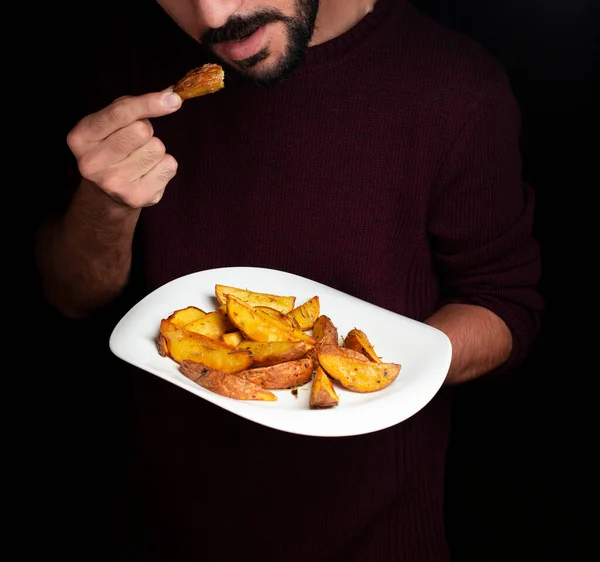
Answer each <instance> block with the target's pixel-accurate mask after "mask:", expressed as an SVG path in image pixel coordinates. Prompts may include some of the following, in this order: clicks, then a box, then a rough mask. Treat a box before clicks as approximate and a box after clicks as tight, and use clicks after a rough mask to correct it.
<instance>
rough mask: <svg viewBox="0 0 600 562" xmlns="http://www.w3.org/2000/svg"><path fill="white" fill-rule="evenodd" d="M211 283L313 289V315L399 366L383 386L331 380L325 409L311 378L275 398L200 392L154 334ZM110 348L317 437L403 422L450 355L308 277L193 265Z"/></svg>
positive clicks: (426, 334) (118, 332)
mask: <svg viewBox="0 0 600 562" xmlns="http://www.w3.org/2000/svg"><path fill="white" fill-rule="evenodd" d="M216 284H222V285H229V286H233V287H240V288H243V289H249V290H251V291H258V292H263V293H272V294H278V295H291V296H295V297H296V305H299V304H302V303H303V302H304V301H306V300H308V299H310V298H312V297H314V296H315V295H318V297H319V301H320V305H321V313H322V314H326V315H327V316H329V317H330V318H331V320H332V321H333V323H334V324H335V325H336V326H337V328H338V332H339V335H340V336H345V335H346V334H347V333H348V331H349V330H351V329H352V328H359V329H360V330H362V331H363V332H365V333H366V334H367V336H368V337H369V340H370V341H371V343H372V344H373V346H374V347H375V351H376V352H377V354H378V355H379V356H380V357H381V358H382V360H383V361H385V362H390V363H400V364H401V365H402V368H401V370H400V374H399V375H398V378H397V379H396V380H395V381H394V382H393V383H392V384H391V385H390V386H388V387H387V388H385V389H383V390H380V391H377V392H372V393H366V394H365V393H356V392H350V391H348V390H345V389H343V388H340V387H339V386H337V387H336V391H337V392H338V395H339V397H340V401H339V404H338V405H337V406H336V407H334V408H331V409H325V410H311V409H309V404H308V402H309V395H310V384H311V383H308V384H306V385H304V386H302V387H300V388H299V389H298V391H297V394H293V393H292V392H291V391H290V390H275V391H274V393H275V394H276V395H277V397H278V400H277V401H274V402H262V401H249V400H234V399H232V398H226V397H224V396H220V395H218V394H215V393H213V392H210V391H208V390H205V389H204V388H202V387H200V386H199V385H197V384H196V383H194V382H192V381H191V380H189V379H188V378H186V377H185V376H184V375H183V374H182V373H181V372H180V371H179V368H178V365H177V363H176V362H175V361H173V360H172V359H170V358H168V357H161V356H160V355H159V353H158V350H157V347H156V338H157V336H158V334H159V326H160V321H161V319H163V318H167V317H168V316H169V315H170V314H171V313H172V312H174V311H175V310H177V309H180V308H185V307H186V306H197V307H198V308H201V309H203V310H205V311H207V312H209V311H211V310H214V309H215V308H216V306H217V301H216V298H215V285H216ZM110 349H111V350H112V352H113V353H114V354H115V355H116V356H117V357H119V358H120V359H122V360H124V361H126V362H128V363H131V364H132V365H135V366H136V367H139V368H140V369H143V370H145V371H148V372H149V373H152V374H153V375H156V376H158V377H161V378H163V379H165V380H166V381H169V382H170V383H173V384H174V385H176V386H179V387H180V388H182V389H184V390H187V391H188V392H191V393H192V394H195V395H197V396H199V397H200V398H203V399H204V400H208V401H209V402H212V403H213V404H216V405H217V406H220V407H221V408H224V409H225V410H228V411H230V412H233V413H234V414H237V415H238V416H241V417H243V418H246V419H248V420H252V421H254V422H256V423H259V424H262V425H265V426H268V427H272V428H274V429H279V430H282V431H287V432H291V433H298V434H301V435H314V436H322V437H335V436H348V435H360V434H363V433H370V432H373V431H378V430H380V429H385V428H387V427H390V426H392V425H394V424H397V423H399V422H402V421H404V420H406V419H407V418H409V417H410V416H412V415H413V414H415V413H416V412H418V411H419V410H420V409H421V408H423V406H425V405H426V404H427V403H428V402H429V401H430V400H431V399H432V398H433V396H434V395H435V394H436V393H437V391H438V390H439V389H440V387H441V385H442V383H443V381H444V379H445V377H446V373H447V371H448V367H449V365H450V358H451V355H452V348H451V345H450V340H449V339H448V337H447V336H446V335H445V334H444V333H443V332H441V331H440V330H437V329H435V328H432V327H431V326H428V325H427V324H423V323H421V322H417V321H416V320H412V319H410V318H407V317H405V316H402V315H400V314H396V313H394V312H391V311H389V310H386V309H383V308H380V307H378V306H374V305H372V304H370V303H368V302H365V301H363V300H360V299H357V298H355V297H353V296H350V295H347V294H345V293H343V292H341V291H338V290H336V289H332V288H331V287H328V286H326V285H323V284H320V283H317V282H315V281H311V280H310V279H306V278H304V277H300V276H298V275H294V274H291V273H286V272H283V271H276V270H272V269H263V268H256V267H226V268H220V269H210V270H207V271H200V272H197V273H192V274H189V275H186V276H183V277H180V278H179V279H175V280H173V281H171V282H169V283H167V284H165V285H163V286H162V287H159V288H158V289H156V290H155V291H153V292H152V293H150V294H149V295H147V296H146V297H145V298H144V299H142V300H141V301H140V302H139V303H137V304H136V305H135V306H134V307H133V308H132V309H131V310H130V311H129V312H128V313H127V314H125V316H124V317H123V318H122V319H121V320H120V321H119V323H118V324H117V325H116V326H115V328H114V330H113V332H112V334H111V337H110Z"/></svg>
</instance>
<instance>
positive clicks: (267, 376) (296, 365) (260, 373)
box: [237, 357, 316, 389]
mask: <svg viewBox="0 0 600 562" xmlns="http://www.w3.org/2000/svg"><path fill="white" fill-rule="evenodd" d="M315 366H316V365H315V362H314V361H313V360H312V359H309V358H308V357H305V358H304V359H296V360H294V361H286V362H285V363H277V364H276V365H270V366H269V367H256V368H251V369H246V370H245V371H242V372H241V373H237V376H239V377H243V378H244V379H246V380H248V381H252V382H254V383H256V384H259V385H260V386H262V387H263V388H270V389H284V388H295V387H297V386H302V385H303V384H306V383H307V382H308V381H310V379H311V378H312V376H313V373H314V370H315Z"/></svg>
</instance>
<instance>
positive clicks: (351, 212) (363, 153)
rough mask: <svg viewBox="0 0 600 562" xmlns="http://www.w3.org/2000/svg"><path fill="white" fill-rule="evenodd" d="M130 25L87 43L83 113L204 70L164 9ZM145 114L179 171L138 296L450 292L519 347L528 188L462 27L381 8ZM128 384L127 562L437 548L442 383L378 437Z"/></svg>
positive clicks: (499, 78) (156, 385)
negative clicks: (164, 290)
mask: <svg viewBox="0 0 600 562" xmlns="http://www.w3.org/2000/svg"><path fill="white" fill-rule="evenodd" d="M128 31H129V32H130V33H131V32H132V31H135V30H134V29H132V28H129V29H128ZM138 32H139V35H137V36H135V39H136V41H135V43H136V44H135V45H133V46H132V47H131V50H130V52H129V55H128V56H127V57H124V56H123V53H122V52H120V53H119V56H118V57H116V58H111V57H110V56H109V55H110V54H111V53H110V52H109V51H107V52H106V53H104V55H106V57H107V60H108V61H109V62H110V66H109V67H108V69H109V70H108V74H106V75H102V74H98V75H97V76H99V77H100V78H101V80H100V81H99V82H98V89H96V90H94V92H93V93H94V94H96V95H95V97H94V99H93V100H92V101H91V103H92V104H97V107H96V108H99V107H100V106H101V105H103V104H105V103H107V102H108V101H110V100H111V99H112V98H113V97H117V96H118V95H122V94H126V93H131V94H134V93H142V92H145V91H149V90H157V89H162V88H165V87H166V86H168V85H169V84H172V83H174V82H175V81H176V80H177V79H178V78H179V77H180V76H181V75H182V74H183V73H184V72H185V71H187V70H188V69H189V68H191V67H193V66H198V65H199V64H201V63H202V62H204V60H203V59H202V54H201V52H200V50H199V47H197V46H196V45H195V43H194V42H193V41H192V40H191V39H189V38H188V37H187V36H185V34H184V33H183V32H182V31H181V30H180V29H179V28H178V27H177V26H176V25H175V24H173V22H171V20H170V19H169V18H168V17H167V16H166V15H165V14H163V13H162V12H161V11H160V9H159V8H156V10H155V11H154V12H153V19H148V20H146V23H145V24H144V25H140V26H139V31H138ZM114 33H115V34H116V32H114ZM110 44H112V45H114V44H117V45H118V42H117V40H116V39H115V37H114V36H113V37H111V41H110ZM108 48H109V47H108V44H107V49H108ZM119 65H122V66H119ZM90 107H91V108H92V109H93V108H94V107H93V106H90ZM153 126H154V129H155V134H156V135H157V136H158V137H159V138H161V139H162V140H163V142H164V143H165V145H166V147H167V150H168V151H169V152H170V153H171V154H173V155H174V156H175V157H176V158H177V160H178V162H179V170H178V173H177V176H176V177H175V178H174V179H173V180H172V181H171V182H170V184H169V185H168V187H167V191H166V193H165V196H164V198H163V200H162V201H161V202H160V203H159V204H157V205H155V206H153V207H150V208H147V209H145V210H144V211H143V213H142V218H141V222H140V225H139V228H138V231H137V239H136V253H135V257H134V262H135V264H134V265H135V275H134V281H133V282H132V287H135V288H136V290H137V291H138V292H133V297H134V298H135V299H138V298H141V297H142V296H143V295H144V294H146V293H147V292H149V291H151V290H153V289H155V288H156V287H158V286H160V285H162V284H164V283H166V282H168V281H170V280H172V279H174V278H176V277H178V276H181V275H185V274H188V273H190V272H194V271H198V270H203V269H209V268H215V267H224V266H259V267H267V268H276V269H282V270H285V271H289V272H292V273H296V274H299V275H302V276H305V277H309V278H312V279H314V280H316V281H319V282H321V283H325V284H327V285H330V286H332V287H335V288H337V289H339V290H341V291H344V292H347V293H350V294H352V295H355V296H357V297H359V298H362V299H364V300H367V301H370V302H372V303H375V304H377V305H380V306H382V307H385V308H389V309H391V310H394V311H396V312H399V313H401V314H404V315H407V316H410V317H412V318H415V319H418V320H423V319H425V318H426V317H427V316H428V315H430V314H431V313H432V312H433V311H434V310H435V309H436V308H438V307H439V306H440V305H441V304H443V303H446V302H464V303H474V304H479V305H483V306H486V307H489V308H490V309H491V310H493V311H494V312H496V313H497V314H498V315H500V316H501V317H502V318H503V319H504V320H505V321H506V323H507V324H508V326H509V327H510V329H511V330H512V333H513V336H514V342H515V346H514V353H513V356H512V357H511V360H510V362H509V364H507V365H506V366H505V370H508V369H510V368H513V367H514V366H515V365H516V364H517V363H518V362H519V361H520V360H521V359H522V358H523V356H524V354H525V352H526V350H527V347H528V345H529V343H530V342H531V340H532V339H533V338H534V336H535V335H536V333H537V330H538V313H539V309H540V307H541V304H540V297H539V295H538V293H537V292H536V289H535V286H536V283H537V282H538V277H539V269H540V264H539V252H538V246H537V244H536V243H535V241H534V240H533V239H532V238H531V230H532V219H533V195H532V193H531V191H530V190H529V188H528V186H526V185H524V184H523V182H522V180H521V177H520V166H521V162H520V156H519V147H518V141H519V126H520V122H519V112H518V108H517V106H516V103H515V101H514V99H513V97H512V94H511V91H510V88H509V84H508V81H507V78H506V76H505V74H504V71H503V69H502V68H501V67H500V66H499V64H498V63H497V62H496V61H495V60H494V59H493V58H491V57H490V56H489V54H487V53H486V52H485V51H484V50H483V49H482V48H480V47H479V46H478V45H476V44H474V43H473V42H472V41H471V40H469V39H467V38H465V37H461V36H458V35H456V34H454V33H452V32H449V31H447V30H444V29H442V28H441V27H440V26H438V25H437V24H435V23H433V22H432V21H430V20H429V19H427V18H425V17H424V16H423V15H421V14H420V13H418V12H417V11H416V10H415V9H414V7H412V6H411V5H410V4H407V3H406V2H405V1H404V0H379V1H378V2H377V4H376V8H375V11H374V12H373V13H372V14H370V15H368V16H367V17H366V18H364V20H363V21H361V22H360V23H359V24H358V25H357V26H356V27H355V28H354V29H352V30H350V31H349V32H347V33H346V34H344V35H343V36H341V37H339V38H337V39H335V40H333V41H330V42H327V43H325V44H323V45H319V46H317V47H313V48H311V49H310V50H309V53H308V57H307V59H306V63H305V65H304V66H303V67H302V68H301V69H300V70H299V71H298V72H297V73H296V74H295V75H294V76H293V77H291V78H289V79H288V80H286V81H285V82H283V83H281V84H279V85H277V86H276V87H273V88H268V89H264V88H258V87H255V86H252V85H249V84H245V83H241V82H238V81H236V80H235V79H234V78H233V77H231V76H227V77H226V86H225V88H224V89H223V90H222V91H220V92H218V93H216V94H212V95H209V96H205V97H203V98H201V99H198V100H190V101H188V102H185V103H184V105H183V107H182V108H181V110H180V111H178V112H176V113H175V114H173V115H171V116H168V117H164V118H161V119H155V120H154V121H153ZM72 164H73V163H72V162H70V165H71V166H72ZM190 304H193V303H190ZM115 363H116V365H115V368H123V367H124V366H123V365H122V364H120V363H118V362H117V361H115ZM133 377H134V380H135V383H136V410H135V416H134V418H135V421H136V430H137V437H136V440H135V447H136V448H135V449H134V451H135V455H134V458H135V463H134V474H133V482H134V483H135V489H136V491H139V503H138V504H137V507H138V508H139V512H140V516H141V519H140V521H138V522H137V525H138V528H139V529H141V530H142V539H141V541H142V543H144V544H145V546H139V545H138V546H135V547H134V549H133V550H135V554H132V555H131V557H130V558H129V559H130V560H139V561H142V560H143V561H144V562H146V561H153V562H158V561H160V562H192V561H193V562H197V561H199V560H206V561H210V562H221V561H223V562H230V561H235V562H238V561H239V562H242V561H244V562H254V561H256V562H309V561H310V562H334V561H335V562H378V561H382V562H383V561H385V562H388V561H389V562H391V561H394V562H446V561H448V560H449V557H448V553H447V547H446V542H445V536H444V521H443V494H444V488H443V483H444V462H445V454H446V446H447V440H448V430H449V413H450V392H449V391H448V390H446V389H444V390H442V391H440V392H439V393H438V395H437V396H436V397H435V398H434V399H433V400H432V401H431V402H430V403H429V404H428V405H427V406H426V407H425V408H424V409H423V410H421V411H420V412H419V413H418V414H416V415H414V416H413V417H412V418H410V419H408V420H407V421H405V422H404V423H401V424H399V425H397V426H395V427H391V428H389V429H386V430H384V431H380V432H377V433H373V434H370V435H364V436H358V437H349V438H311V437H305V436H297V435H291V434H287V433H283V432H279V431H275V430H271V429H268V428H265V427H262V426H259V425H256V424H253V423H252V422H249V421H247V420H244V419H241V418H238V417H236V416H235V415H233V414H230V413H228V412H224V411H222V410H220V409H218V408H216V407H214V406H212V405H211V404H209V403H207V402H205V401H203V400H201V399H199V398H198V397H196V396H194V395H191V394H189V393H187V392H185V391H183V390H181V389H179V388H177V387H175V386H172V385H170V384H168V383H166V382H164V381H162V380H161V379H158V378H156V377H153V376H152V375H149V374H147V373H143V372H136V373H135V374H134V375H133Z"/></svg>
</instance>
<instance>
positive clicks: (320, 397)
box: [309, 365, 340, 409]
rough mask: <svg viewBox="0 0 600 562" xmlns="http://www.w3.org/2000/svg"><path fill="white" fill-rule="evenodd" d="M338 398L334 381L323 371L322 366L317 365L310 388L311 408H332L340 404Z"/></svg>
mask: <svg viewBox="0 0 600 562" xmlns="http://www.w3.org/2000/svg"><path fill="white" fill-rule="evenodd" d="M339 401H340V397H339V396H338V394H337V392H336V391H335V388H334V387H333V381H332V380H331V379H330V378H329V376H328V375H327V373H326V372H325V371H324V370H323V367H321V365H317V369H316V371H315V376H314V378H313V382H312V386H311V388H310V399H309V406H310V407H311V408H314V409H319V408H331V407H333V406H337V405H338V404H339Z"/></svg>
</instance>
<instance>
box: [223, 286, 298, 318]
mask: <svg viewBox="0 0 600 562" xmlns="http://www.w3.org/2000/svg"><path fill="white" fill-rule="evenodd" d="M227 295H233V296H235V297H237V298H238V299H240V300H241V301H244V302H245V303H247V304H249V305H250V306H268V307H269V308H274V309H275V310H278V311H279V312H281V313H283V314H287V313H288V312H289V311H290V310H292V309H293V308H294V305H295V304H296V297H292V296H285V295H283V296H282V295H272V294H270V293H259V292H256V291H249V290H248V289H241V288H239V287H231V286H230V285H219V284H217V285H215V296H216V297H217V300H218V301H219V304H226V303H227Z"/></svg>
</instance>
